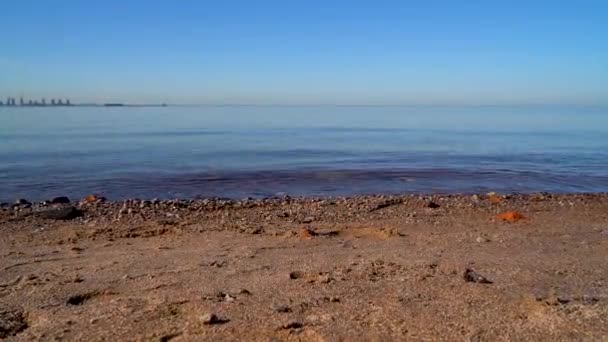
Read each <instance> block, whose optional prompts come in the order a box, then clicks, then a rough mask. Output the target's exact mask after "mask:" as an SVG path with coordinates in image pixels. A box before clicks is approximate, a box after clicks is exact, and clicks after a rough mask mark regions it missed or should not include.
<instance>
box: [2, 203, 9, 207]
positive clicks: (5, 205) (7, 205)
mask: <svg viewBox="0 0 608 342" xmlns="http://www.w3.org/2000/svg"><path fill="white" fill-rule="evenodd" d="M8 207H9V204H8V203H6V202H1V203H0V208H8Z"/></svg>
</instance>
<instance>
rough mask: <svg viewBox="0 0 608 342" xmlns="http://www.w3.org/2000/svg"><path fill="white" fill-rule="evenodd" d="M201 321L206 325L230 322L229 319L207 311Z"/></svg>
mask: <svg viewBox="0 0 608 342" xmlns="http://www.w3.org/2000/svg"><path fill="white" fill-rule="evenodd" d="M201 321H203V324H205V325H213V324H223V323H226V322H228V320H227V319H222V318H220V317H219V316H218V315H216V314H214V313H207V314H204V315H202V316H201Z"/></svg>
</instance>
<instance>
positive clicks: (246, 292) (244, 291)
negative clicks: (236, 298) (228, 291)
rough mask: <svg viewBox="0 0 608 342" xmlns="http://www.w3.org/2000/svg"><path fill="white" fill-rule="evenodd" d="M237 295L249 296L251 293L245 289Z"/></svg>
mask: <svg viewBox="0 0 608 342" xmlns="http://www.w3.org/2000/svg"><path fill="white" fill-rule="evenodd" d="M239 294H242V295H247V296H249V295H251V292H249V290H247V289H241V290H240V291H239Z"/></svg>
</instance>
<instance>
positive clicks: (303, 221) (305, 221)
mask: <svg viewBox="0 0 608 342" xmlns="http://www.w3.org/2000/svg"><path fill="white" fill-rule="evenodd" d="M314 220H315V218H314V217H312V216H309V217H306V218H305V219H303V220H302V223H312V222H313V221H314Z"/></svg>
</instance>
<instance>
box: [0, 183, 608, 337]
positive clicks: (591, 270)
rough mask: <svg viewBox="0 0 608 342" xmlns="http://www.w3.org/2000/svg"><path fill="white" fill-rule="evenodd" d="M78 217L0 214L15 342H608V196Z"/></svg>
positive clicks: (51, 212) (175, 204)
mask: <svg viewBox="0 0 608 342" xmlns="http://www.w3.org/2000/svg"><path fill="white" fill-rule="evenodd" d="M431 202H433V203H434V204H436V205H429V204H430V203H431ZM492 202H495V203H492ZM57 208H59V209H57ZM65 208H69V207H68V205H66V204H64V205H39V204H36V205H33V206H30V205H28V204H24V205H20V206H15V208H4V209H2V210H0V233H1V234H0V338H2V337H4V338H6V339H8V340H45V341H46V340H81V341H101V340H108V341H119V340H141V341H149V340H156V341H169V340H172V341H189V340H209V341H222V340H232V341H255V340H261V341H282V340H296V341H300V340H301V341H358V340H363V341H365V340H372V341H388V340H413V341H435V340H446V341H454V340H470V341H500V340H520V341H521V340H544V341H556V340H577V341H578V340H588V341H606V340H608V288H607V281H608V263H607V261H608V195H605V194H604V195H602V194H599V195H546V194H545V195H526V196H523V195H518V196H506V197H498V198H496V197H491V198H488V197H487V196H469V195H467V196H368V197H354V198H336V199H274V200H249V201H238V202H235V201H224V200H197V201H157V202H148V201H144V202H142V201H127V202H95V203H80V204H75V205H74V207H73V208H70V209H65ZM509 210H517V211H519V212H520V213H521V214H523V216H525V219H521V220H518V221H516V222H505V221H502V220H500V219H498V218H497V217H496V215H497V214H499V213H501V212H505V211H509ZM467 269H468V270H469V271H468V272H467V271H466V270H467ZM490 282H491V283H490Z"/></svg>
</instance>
